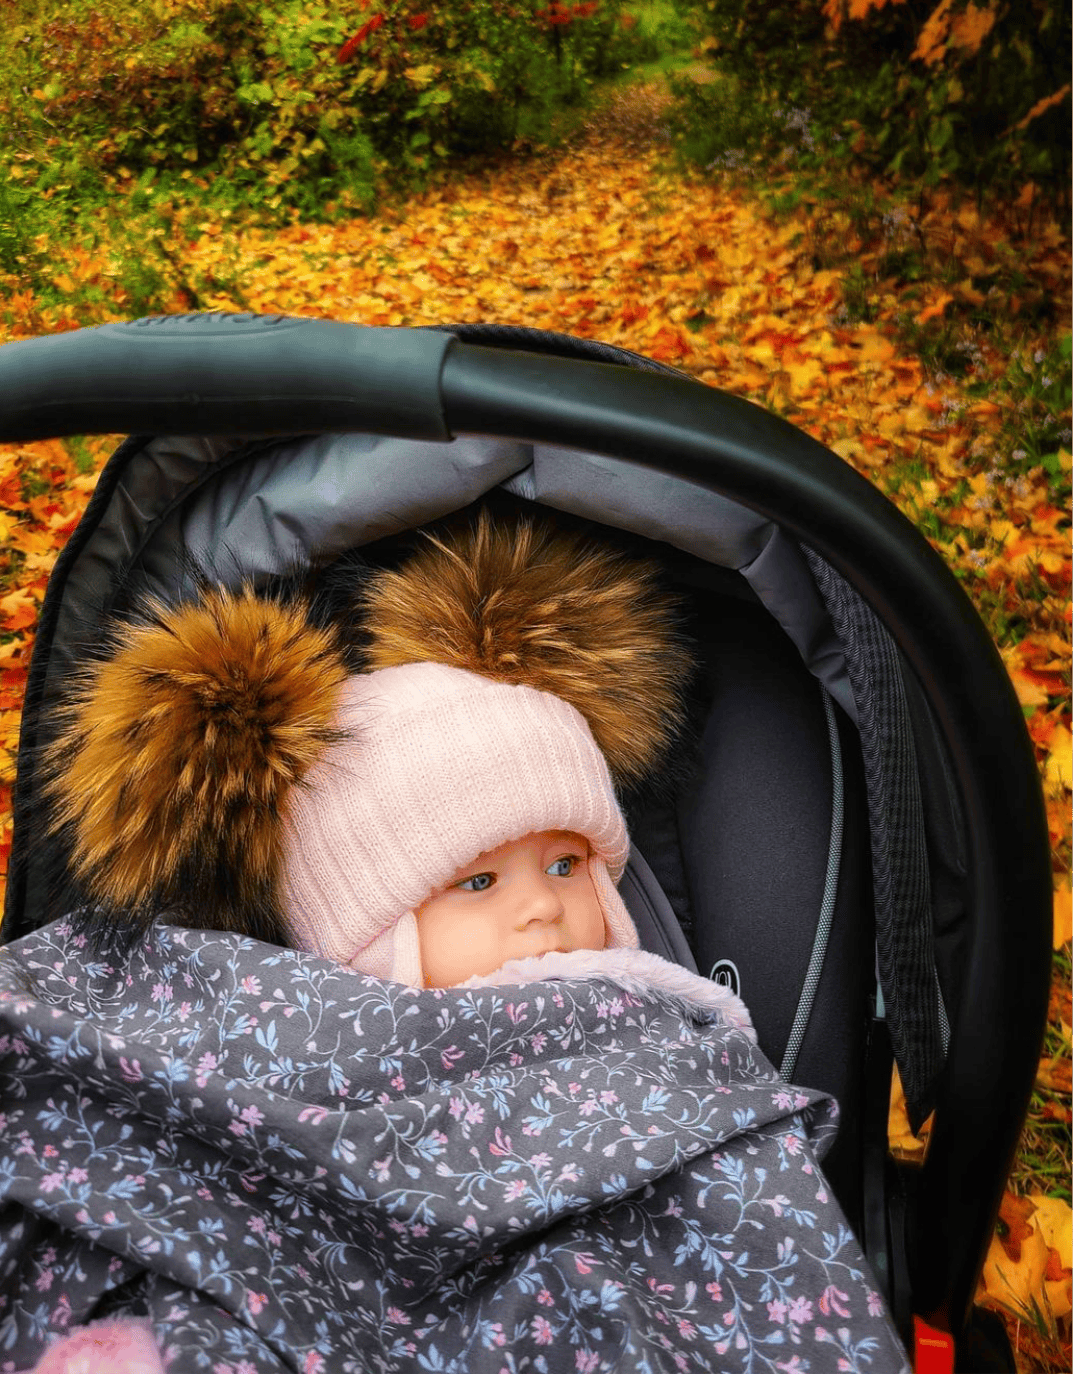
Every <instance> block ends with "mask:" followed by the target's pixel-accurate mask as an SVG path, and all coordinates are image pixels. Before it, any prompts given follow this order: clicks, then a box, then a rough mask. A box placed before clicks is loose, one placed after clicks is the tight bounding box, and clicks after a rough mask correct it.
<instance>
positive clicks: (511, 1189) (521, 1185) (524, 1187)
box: [503, 1178, 529, 1202]
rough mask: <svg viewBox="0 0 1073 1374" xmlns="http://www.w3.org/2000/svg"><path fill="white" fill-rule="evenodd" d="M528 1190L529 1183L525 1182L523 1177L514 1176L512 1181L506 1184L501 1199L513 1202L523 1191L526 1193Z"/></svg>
mask: <svg viewBox="0 0 1073 1374" xmlns="http://www.w3.org/2000/svg"><path fill="white" fill-rule="evenodd" d="M528 1191H529V1184H528V1183H526V1181H525V1179H524V1178H516V1179H515V1180H514V1182H513V1183H511V1184H509V1185H508V1187H507V1191H506V1192H505V1193H504V1194H503V1201H504V1202H514V1201H515V1200H516V1199H517V1198H520V1197H521V1196H522V1194H523V1193H527V1192H528Z"/></svg>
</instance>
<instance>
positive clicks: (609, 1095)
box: [600, 1088, 618, 1107]
mask: <svg viewBox="0 0 1073 1374" xmlns="http://www.w3.org/2000/svg"><path fill="white" fill-rule="evenodd" d="M600 1101H601V1102H602V1103H603V1105H604V1106H605V1107H610V1105H611V1103H612V1102H617V1101H618V1093H616V1092H612V1091H611V1089H610V1088H605V1089H604V1090H603V1092H602V1093H601V1094H600Z"/></svg>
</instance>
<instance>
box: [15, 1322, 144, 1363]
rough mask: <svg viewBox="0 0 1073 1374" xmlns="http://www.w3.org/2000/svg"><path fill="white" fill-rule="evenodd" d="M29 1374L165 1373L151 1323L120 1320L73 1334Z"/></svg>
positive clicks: (103, 1323)
mask: <svg viewBox="0 0 1073 1374" xmlns="http://www.w3.org/2000/svg"><path fill="white" fill-rule="evenodd" d="M28 1374H164V1366H163V1364H162V1363H161V1360H160V1352H159V1350H158V1349H157V1343H156V1338H155V1337H154V1335H153V1327H152V1324H151V1323H150V1322H148V1321H143V1320H138V1319H136V1318H127V1317H117V1318H115V1319H114V1320H110V1321H102V1322H94V1323H93V1324H92V1325H91V1326H82V1327H79V1328H78V1330H77V1331H72V1332H71V1334H70V1335H69V1336H65V1337H64V1338H63V1340H61V1341H57V1342H56V1344H55V1345H52V1346H50V1347H49V1348H48V1350H46V1351H45V1353H44V1354H43V1355H42V1356H41V1358H40V1359H39V1360H38V1362H37V1363H36V1364H35V1365H34V1367H33V1369H32V1370H31V1371H28Z"/></svg>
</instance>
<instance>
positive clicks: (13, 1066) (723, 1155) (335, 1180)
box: [0, 922, 908, 1374]
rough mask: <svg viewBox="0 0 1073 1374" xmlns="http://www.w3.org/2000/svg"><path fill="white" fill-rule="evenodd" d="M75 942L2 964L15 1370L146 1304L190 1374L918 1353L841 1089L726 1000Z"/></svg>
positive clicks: (229, 942)
mask: <svg viewBox="0 0 1073 1374" xmlns="http://www.w3.org/2000/svg"><path fill="white" fill-rule="evenodd" d="M78 946H79V941H78V940H77V939H76V938H74V937H72V936H71V933H70V931H69V929H68V928H67V927H66V926H65V924H64V923H63V922H56V923H54V924H53V925H51V926H49V927H46V928H45V929H44V930H41V931H38V932H36V933H34V934H33V935H30V936H28V937H26V938H25V939H23V940H21V941H18V942H17V943H16V944H13V945H11V946H9V947H8V948H7V949H5V950H3V951H0V1019H2V1022H3V1024H2V1025H0V1102H2V1106H3V1114H2V1117H0V1122H2V1137H0V1369H7V1370H11V1369H19V1368H23V1367H26V1366H29V1365H32V1364H33V1363H34V1361H35V1360H37V1359H38V1358H39V1357H40V1355H41V1353H42V1352H43V1350H44V1349H45V1348H46V1347H47V1346H48V1345H49V1344H50V1342H52V1341H53V1340H55V1339H56V1338H57V1337H58V1336H59V1335H60V1334H61V1333H64V1332H66V1331H69V1330H71V1329H72V1328H74V1327H77V1326H78V1325H80V1324H81V1323H84V1322H86V1321H89V1320H94V1321H95V1320H98V1319H100V1318H101V1317H104V1316H108V1315H114V1314H117V1313H122V1314H127V1315H135V1316H143V1317H147V1318H148V1319H149V1320H150V1321H151V1322H152V1324H153V1328H154V1330H155V1332H156V1336H157V1340H158V1342H159V1345H160V1348H161V1350H162V1352H163V1355H164V1358H165V1362H166V1363H169V1362H170V1370H171V1371H172V1374H185V1371H187V1370H190V1371H195V1370H206V1371H209V1374H261V1371H264V1374H277V1372H278V1371H284V1370H286V1371H302V1374H336V1372H338V1374H351V1371H354V1372H355V1374H356V1372H357V1371H361V1374H365V1372H366V1371H396V1370H398V1371H411V1370H413V1371H417V1370H431V1371H452V1370H453V1371H465V1372H466V1374H482V1372H483V1371H490V1372H492V1374H499V1371H510V1374H514V1372H515V1371H534V1372H536V1371H544V1372H545V1374H558V1372H559V1371H580V1372H582V1374H584V1371H604V1370H607V1371H610V1370H618V1371H628V1372H631V1374H632V1372H634V1371H636V1374H641V1371H679V1370H682V1371H686V1370H711V1371H726V1370H731V1369H735V1370H737V1369H741V1370H749V1371H767V1370H772V1371H774V1370H778V1371H786V1374H790V1371H806V1370H807V1371H809V1372H810V1374H815V1371H818V1370H828V1369H829V1370H836V1369H837V1370H863V1371H879V1370H882V1371H888V1370H891V1371H893V1370H898V1371H901V1370H903V1369H907V1367H908V1366H907V1364H906V1360H905V1355H904V1352H903V1350H902V1347H901V1346H900V1344H899V1342H898V1339H897V1336H896V1335H895V1333H894V1331H893V1329H892V1327H891V1325H890V1322H889V1319H888V1317H887V1315H886V1313H885V1311H884V1308H883V1304H882V1302H881V1300H880V1298H879V1297H878V1295H877V1293H876V1291H875V1288H874V1285H873V1281H872V1279H871V1276H870V1275H869V1273H868V1270H867V1268H866V1265H865V1263H864V1261H863V1259H862V1256H861V1252H860V1249H859V1247H858V1245H857V1242H856V1240H855V1239H854V1238H853V1236H852V1234H851V1233H850V1231H849V1229H848V1227H847V1226H846V1224H845V1222H844V1220H843V1218H842V1216H841V1213H840V1212H839V1210H838V1207H837V1205H836V1203H835V1202H834V1200H833V1198H832V1197H831V1196H830V1195H829V1192H828V1189H827V1187H826V1185H825V1183H824V1180H823V1177H822V1175H821V1173H820V1172H819V1170H818V1168H817V1164H816V1159H817V1155H818V1153H820V1152H821V1150H822V1148H823V1146H824V1145H825V1144H826V1143H828V1142H829V1139H830V1137H831V1135H832V1132H833V1129H834V1122H833V1118H834V1108H833V1104H832V1103H831V1102H830V1100H829V1099H827V1098H825V1097H823V1096H822V1095H820V1094H817V1093H813V1092H806V1091H800V1090H798V1089H796V1088H790V1087H787V1086H786V1085H784V1084H783V1083H781V1082H780V1081H779V1080H778V1078H777V1076H776V1074H775V1072H774V1070H773V1069H772V1068H771V1066H770V1065H769V1064H768V1063H767V1061H766V1060H765V1059H764V1057H763V1056H762V1055H761V1053H760V1052H759V1051H758V1050H757V1048H756V1046H755V1044H754V1039H753V1035H752V1031H751V1028H750V1026H749V1022H748V1018H747V1014H746V1013H745V1012H744V1009H743V1008H742V1007H741V1004H740V1003H738V1002H737V1000H736V999H735V998H733V997H732V995H730V994H729V993H727V992H726V990H725V989H719V988H715V987H714V985H712V984H710V983H708V982H706V981H705V980H702V979H699V978H697V977H695V975H692V974H689V973H686V972H685V971H684V970H681V969H677V968H676V967H675V966H673V965H669V964H666V963H664V961H663V960H660V959H657V958H656V957H655V956H654V955H646V954H640V953H638V952H637V951H609V952H606V953H604V954H601V955H591V954H574V955H560V956H548V959H545V960H543V961H540V963H539V964H537V963H536V961H529V965H521V966H516V967H514V968H512V967H511V966H508V967H507V969H506V970H501V971H500V974H498V975H495V976H494V978H495V979H496V980H498V981H492V980H486V981H485V983H483V984H482V985H477V986H471V985H467V986H466V987H463V988H453V989H449V990H445V991H440V990H436V991H417V990H414V989H412V988H408V987H404V986H402V985H401V984H397V983H388V982H383V981H381V980H378V979H375V978H367V977H363V976H361V975H358V974H356V973H354V972H352V971H351V970H348V969H346V968H340V967H338V966H336V965H333V964H331V963H329V962H327V961H325V960H321V959H317V958H314V957H312V956H310V955H306V954H300V953H295V952H293V951H290V950H284V949H280V948H277V947H275V946H271V945H265V944H259V943H257V942H256V941H253V940H248V939H243V938H240V937H237V936H231V935H220V934H215V933H211V932H204V931H191V930H184V929H180V928H177V927H174V926H159V927H158V928H157V929H156V930H154V932H153V933H152V935H151V936H150V937H149V938H148V940H147V941H146V943H145V944H144V945H142V946H139V947H138V948H137V949H136V950H135V952H134V953H133V954H132V955H130V956H128V957H127V958H126V959H124V960H122V961H121V960H118V959H116V960H114V961H113V960H109V959H108V958H99V959H96V960H94V959H90V958H88V957H87V954H86V952H85V951H84V950H83V949H80V948H79V947H78ZM530 965H531V966H530ZM512 978H513V979H514V980H516V981H513V982H511V981H510V980H511V979H512Z"/></svg>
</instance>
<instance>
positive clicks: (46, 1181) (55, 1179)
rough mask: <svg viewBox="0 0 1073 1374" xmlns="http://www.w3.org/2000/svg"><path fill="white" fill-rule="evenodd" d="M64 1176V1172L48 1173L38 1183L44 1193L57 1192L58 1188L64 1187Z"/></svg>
mask: <svg viewBox="0 0 1073 1374" xmlns="http://www.w3.org/2000/svg"><path fill="white" fill-rule="evenodd" d="M63 1182H64V1176H63V1174H62V1173H55V1174H46V1175H45V1176H44V1178H43V1179H42V1180H41V1182H40V1183H39V1184H38V1185H37V1186H38V1187H39V1188H40V1189H41V1191H42V1192H43V1193H52V1192H55V1190H56V1189H57V1188H62V1187H63Z"/></svg>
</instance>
